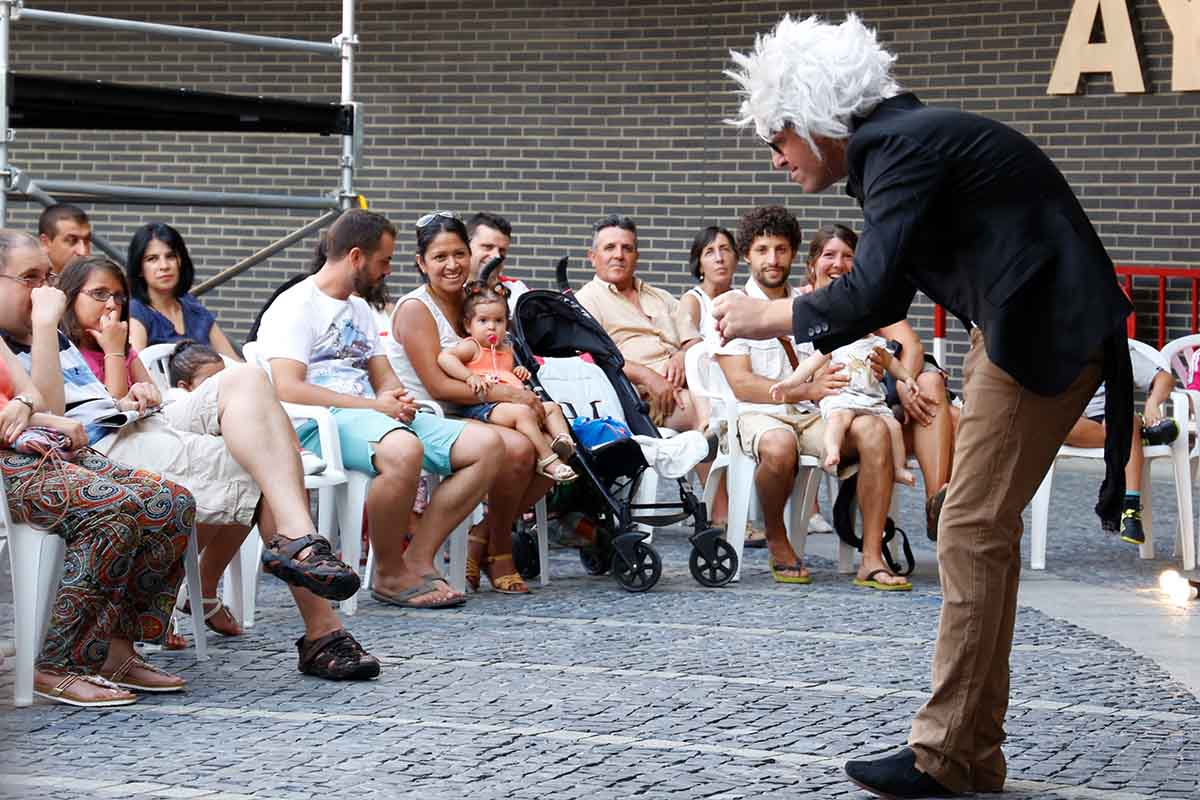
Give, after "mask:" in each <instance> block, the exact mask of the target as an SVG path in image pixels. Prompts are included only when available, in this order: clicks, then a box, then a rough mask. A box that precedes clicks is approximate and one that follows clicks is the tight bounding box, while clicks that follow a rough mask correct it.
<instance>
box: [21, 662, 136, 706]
mask: <svg viewBox="0 0 1200 800" xmlns="http://www.w3.org/2000/svg"><path fill="white" fill-rule="evenodd" d="M39 672H40V673H41V674H42V675H48V676H50V677H52V678H61V680H59V682H58V683H56V684H55V685H54V686H48V687H46V688H39V687H38V681H37V679H38V677H39V676H34V679H33V693H34V694H35V695H37V696H38V697H44V698H46V699H47V700H53V701H54V702H56V703H62V704H64V705H68V706H76V707H77V708H112V707H113V706H131V705H133V704H134V703H136V702H137V695H135V694H133V693H132V692H127V691H125V690H124V689H122V688H120V687H119V686H117V685H116V684H115V683H113V682H112V681H109V680H106V679H104V678H101V677H100V676H98V675H83V674H81V673H78V672H66V671H60V670H54V671H49V670H39ZM76 683H90V684H92V685H93V686H99V687H100V688H102V689H108V690H109V692H110V694H109V696H108V697H104V698H100V697H87V696H85V695H82V694H79V693H78V692H73V691H72V690H71V687H72V686H74V685H75V684H76Z"/></svg>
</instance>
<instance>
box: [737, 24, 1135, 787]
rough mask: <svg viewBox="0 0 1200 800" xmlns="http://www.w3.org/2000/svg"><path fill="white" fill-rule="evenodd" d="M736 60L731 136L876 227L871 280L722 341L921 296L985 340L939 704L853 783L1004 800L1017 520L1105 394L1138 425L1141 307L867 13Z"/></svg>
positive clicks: (1123, 446)
mask: <svg viewBox="0 0 1200 800" xmlns="http://www.w3.org/2000/svg"><path fill="white" fill-rule="evenodd" d="M733 57H734V61H735V64H736V66H737V67H738V69H736V70H733V71H730V72H728V73H727V74H728V75H729V76H730V77H732V78H734V79H735V80H737V81H738V82H739V83H740V84H741V86H742V90H743V98H744V99H743V102H742V106H741V115H740V118H739V119H736V120H731V122H732V123H733V124H738V125H749V124H754V125H755V127H756V129H757V132H758V134H759V135H760V136H761V137H762V138H763V139H764V140H765V141H766V143H767V144H768V145H769V146H770V147H771V149H772V150H773V151H774V154H773V157H772V164H773V166H774V167H775V168H776V169H786V170H788V173H789V178H790V180H791V181H792V182H794V183H797V184H799V185H800V186H801V187H802V189H803V190H804V191H805V192H817V191H822V190H824V189H826V188H828V187H829V186H831V185H832V184H834V183H835V182H837V181H839V180H841V179H842V178H846V179H847V183H846V192H847V194H849V195H850V196H851V197H854V198H855V199H856V200H857V201H858V202H859V204H860V205H861V206H862V210H863V217H864V222H863V231H862V234H861V237H860V239H859V245H858V248H857V250H856V251H855V257H854V269H853V270H852V271H851V272H849V273H848V274H846V275H844V276H843V277H841V278H840V279H838V280H835V281H834V282H833V284H832V285H831V286H829V287H828V288H827V289H824V290H821V291H816V292H813V293H811V294H808V295H804V296H802V297H798V298H796V299H795V300H794V301H789V300H782V301H770V302H768V301H762V300H754V299H751V298H748V297H746V296H745V295H739V294H737V293H733V292H730V293H727V294H725V295H722V296H721V297H720V298H718V299H717V301H716V304H715V306H714V313H715V315H716V316H717V317H718V319H719V320H720V321H719V326H720V330H721V333H722V336H723V337H725V338H733V337H747V338H768V337H775V336H779V335H781V334H785V333H788V332H793V333H794V334H795V336H796V338H797V339H798V340H811V341H812V342H813V343H814V344H815V345H816V347H817V348H818V349H820V350H821V351H823V352H829V351H830V350H832V349H833V348H835V347H839V346H841V345H843V344H846V343H848V342H851V341H853V340H855V339H858V338H859V337H861V336H863V335H864V334H866V333H868V332H869V331H873V330H875V329H877V328H879V327H881V326H884V325H888V324H891V323H893V322H896V321H898V320H901V319H904V317H905V316H906V315H907V313H908V308H909V305H910V304H911V303H912V301H913V297H914V296H915V294H916V291H917V290H918V289H919V290H921V291H922V292H924V293H925V294H926V295H927V296H928V297H929V298H930V299H932V300H933V301H935V302H937V303H939V304H941V305H942V306H944V307H945V308H947V309H948V310H949V311H951V312H952V313H953V314H954V315H955V316H957V317H958V318H959V319H960V320H962V322H963V324H964V325H966V326H967V328H968V329H970V331H971V349H970V353H969V354H968V356H967V359H966V362H965V364H964V367H965V369H964V373H965V385H964V391H963V394H964V397H965V406H964V409H963V414H962V417H961V419H960V422H959V426H958V432H957V441H956V445H955V454H954V473H953V477H952V478H951V482H950V486H949V490H948V492H947V494H946V499H945V505H944V507H943V509H942V512H941V519H940V523H939V526H938V564H939V568H940V577H941V584H942V593H943V601H944V602H943V606H942V613H941V620H940V625H939V630H938V639H937V645H936V648H935V652H934V662H933V694H932V696H931V698H930V699H929V701H928V702H927V703H926V704H925V705H924V707H922V709H921V710H920V711H919V712H918V714H917V717H916V719H915V720H914V721H913V726H912V733H911V735H910V737H909V741H908V747H905V748H904V749H902V750H901V751H900V752H899V753H896V754H894V755H892V756H888V757H886V758H883V759H879V760H875V761H865V760H864V761H850V762H848V763H847V764H846V773H847V775H848V776H849V777H850V778H851V780H853V781H854V782H855V783H857V784H858V785H860V786H862V787H863V788H865V789H868V790H869V791H872V792H875V793H876V794H879V795H881V796H885V797H938V796H945V795H951V794H957V793H961V792H970V791H975V792H998V791H1001V790H1002V788H1003V786H1004V779H1005V776H1006V767H1005V761H1004V756H1003V753H1002V752H1001V749H1000V748H1001V744H1002V742H1003V741H1004V728H1003V724H1004V717H1005V713H1006V711H1007V706H1008V693H1009V667H1008V659H1009V651H1010V649H1011V646H1012V635H1013V624H1014V621H1015V614H1016V600H1017V585H1018V577H1019V574H1020V536H1021V531H1022V527H1021V511H1022V509H1023V508H1024V507H1025V506H1026V504H1028V502H1029V501H1030V499H1032V497H1033V494H1034V492H1035V491H1036V489H1037V487H1038V485H1039V484H1040V483H1041V480H1042V478H1043V476H1044V475H1045V473H1046V470H1047V468H1048V467H1049V465H1050V463H1051V461H1052V460H1053V458H1054V456H1055V454H1056V453H1057V451H1058V448H1059V446H1060V445H1061V444H1062V442H1063V440H1064V438H1065V437H1066V435H1067V433H1068V432H1069V431H1070V429H1071V426H1072V425H1073V424H1074V422H1075V420H1077V419H1078V417H1079V415H1080V413H1081V412H1082V410H1083V408H1084V406H1085V404H1086V403H1087V401H1088V398H1089V397H1091V395H1092V393H1093V392H1094V391H1095V389H1096V388H1097V386H1098V385H1099V384H1100V383H1101V381H1102V380H1103V381H1107V384H1108V402H1109V403H1110V406H1109V407H1108V409H1107V411H1108V412H1109V413H1108V414H1107V415H1106V419H1111V420H1122V421H1128V420H1130V419H1131V418H1132V407H1133V394H1132V384H1131V378H1130V367H1129V357H1128V351H1127V348H1126V346H1125V341H1124V338H1125V337H1124V322H1125V318H1126V316H1127V315H1128V314H1129V312H1130V311H1131V310H1132V309H1131V306H1130V303H1129V301H1128V300H1127V299H1126V297H1125V295H1124V294H1123V292H1122V291H1121V289H1120V287H1119V286H1118V284H1117V280H1116V276H1115V273H1114V270H1113V265H1112V261H1111V260H1110V259H1109V257H1108V255H1107V253H1106V252H1105V250H1104V247H1103V245H1102V244H1101V243H1100V240H1099V238H1098V237H1097V235H1096V232H1095V230H1094V229H1093V228H1092V225H1091V223H1090V222H1089V221H1088V218H1087V215H1086V214H1085V213H1084V211H1083V209H1082V208H1081V207H1080V205H1079V202H1078V201H1077V200H1076V198H1075V196H1074V194H1073V193H1072V191H1071V189H1070V187H1069V186H1068V185H1067V182H1066V180H1065V179H1064V178H1063V176H1062V174H1061V173H1060V172H1059V171H1058V169H1057V168H1056V167H1055V166H1054V164H1053V163H1052V162H1051V161H1050V160H1049V158H1047V157H1046V155H1045V154H1044V153H1042V152H1041V151H1040V150H1039V149H1038V148H1037V146H1036V145H1034V144H1033V143H1032V142H1031V141H1029V140H1028V139H1026V138H1025V137H1024V136H1022V135H1021V134H1019V133H1017V132H1016V131H1014V130H1012V129H1010V128H1007V127H1005V126H1004V125H1001V124H999V123H997V122H994V121H992V120H989V119H986V118H983V117H978V116H974V115H971V114H966V113H963V112H960V111H951V110H944V109H934V108H928V107H926V106H924V105H923V104H922V103H921V102H920V101H919V100H917V98H916V97H914V96H913V95H911V94H904V93H902V91H901V90H900V87H899V86H898V85H897V84H896V82H895V81H894V80H893V79H892V77H891V74H890V73H891V64H892V62H893V61H894V57H893V56H892V55H891V54H890V53H888V52H887V51H886V50H884V49H883V48H882V47H880V46H879V45H878V43H877V42H876V39H875V34H874V32H873V31H870V30H868V29H867V28H865V27H864V26H863V25H862V23H861V22H860V21H859V20H858V19H857V17H855V16H854V15H850V16H849V17H848V18H847V20H846V21H845V22H844V23H842V24H841V25H830V24H826V23H823V22H820V21H819V20H818V19H817V18H815V17H810V18H808V19H804V20H800V19H791V18H789V17H785V18H784V19H783V21H782V22H780V24H779V25H778V26H777V27H776V29H775V30H774V31H772V33H771V34H768V35H765V36H760V37H759V39H758V40H757V42H756V45H755V50H754V51H753V52H751V53H748V54H739V53H734V54H733ZM1130 435H1131V434H1130V427H1129V425H1128V424H1125V425H1124V427H1123V428H1122V429H1120V430H1114V429H1111V428H1110V429H1109V431H1108V440H1107V442H1106V445H1105V450H1106V453H1105V460H1106V466H1107V474H1106V478H1105V481H1104V484H1103V486H1102V488H1101V493H1100V502H1099V503H1098V505H1097V508H1096V510H1097V513H1099V514H1100V516H1101V517H1102V519H1103V520H1104V522H1105V525H1106V526H1115V524H1116V520H1117V519H1118V517H1119V513H1120V504H1121V500H1122V495H1123V493H1124V478H1123V475H1122V472H1121V470H1122V467H1123V465H1124V463H1125V461H1126V459H1127V458H1128V453H1129V441H1130Z"/></svg>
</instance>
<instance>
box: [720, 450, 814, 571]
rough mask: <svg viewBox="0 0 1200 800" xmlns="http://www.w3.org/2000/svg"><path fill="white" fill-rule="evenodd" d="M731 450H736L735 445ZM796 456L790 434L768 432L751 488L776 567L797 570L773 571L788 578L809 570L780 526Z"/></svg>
mask: <svg viewBox="0 0 1200 800" xmlns="http://www.w3.org/2000/svg"><path fill="white" fill-rule="evenodd" d="M734 446H737V445H736V443H735V444H734ZM798 455H799V452H798V449H797V446H796V436H795V434H793V433H792V432H791V431H786V430H773V431H767V432H766V433H764V434H762V435H761V436H760V437H758V468H757V469H755V470H754V487H755V489H757V490H758V501H759V504H760V505H761V506H762V512H763V522H764V523H765V527H766V534H767V547H768V548H769V550H770V553H771V560H772V562H774V563H775V564H776V565H788V564H793V565H796V566H797V567H798V569H796V570H780V569H779V567H778V566H777V567H776V571H777V572H783V573H784V574H786V575H789V577H802V576H805V575H807V574H808V569H807V568H805V566H804V563H803V561H802V560H801V559H800V558H799V557H798V556H797V555H796V551H795V550H793V549H792V544H791V542H789V541H788V537H787V528H786V526H785V525H784V522H783V509H784V506H785V505H786V504H787V501H788V498H789V497H791V495H792V484H793V483H794V481H795V480H796V468H797V466H798V465H799V458H798Z"/></svg>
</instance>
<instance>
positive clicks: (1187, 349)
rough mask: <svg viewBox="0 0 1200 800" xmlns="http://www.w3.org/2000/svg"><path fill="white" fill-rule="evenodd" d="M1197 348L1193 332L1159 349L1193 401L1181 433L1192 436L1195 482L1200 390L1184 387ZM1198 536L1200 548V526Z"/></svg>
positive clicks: (1199, 338) (1198, 338) (1198, 337)
mask: <svg viewBox="0 0 1200 800" xmlns="http://www.w3.org/2000/svg"><path fill="white" fill-rule="evenodd" d="M1197 350H1200V334H1196V333H1193V334H1191V335H1189V336H1181V337H1180V338H1178V339H1175V340H1173V341H1170V342H1167V344H1166V345H1165V346H1164V347H1163V349H1162V350H1161V351H1159V352H1160V353H1161V354H1162V357H1163V359H1164V360H1165V361H1166V362H1167V364H1168V365H1169V366H1170V368H1171V371H1172V372H1174V373H1175V377H1176V379H1177V380H1178V384H1179V385H1178V386H1177V387H1176V389H1175V391H1177V392H1182V393H1183V394H1185V395H1187V397H1188V399H1189V400H1190V401H1191V413H1190V414H1189V415H1188V424H1187V427H1186V428H1184V427H1181V428H1180V429H1179V431H1180V433H1179V435H1180V436H1181V437H1187V436H1191V437H1192V448H1191V450H1190V451H1188V460H1189V461H1190V462H1191V466H1192V483H1193V484H1195V482H1196V480H1197V478H1200V430H1198V429H1197V419H1198V418H1200V391H1196V390H1195V389H1187V388H1183V387H1186V386H1187V384H1188V383H1189V382H1190V381H1191V378H1192V376H1191V363H1192V358H1193V354H1194V353H1195V352H1196V351H1197ZM1193 524H1195V523H1193ZM1182 536H1183V531H1182V530H1180V531H1178V532H1177V537H1178V539H1179V540H1182ZM1196 538H1197V545H1196V547H1197V549H1198V550H1200V526H1197V527H1196Z"/></svg>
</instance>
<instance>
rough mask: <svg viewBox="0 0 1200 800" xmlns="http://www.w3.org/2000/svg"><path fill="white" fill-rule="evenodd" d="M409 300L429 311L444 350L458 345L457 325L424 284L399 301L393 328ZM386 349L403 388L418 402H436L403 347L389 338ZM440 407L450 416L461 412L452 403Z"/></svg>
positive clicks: (394, 310)
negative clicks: (443, 310) (452, 322)
mask: <svg viewBox="0 0 1200 800" xmlns="http://www.w3.org/2000/svg"><path fill="white" fill-rule="evenodd" d="M410 300H420V301H421V302H422V303H424V304H425V307H426V308H428V309H429V313H430V314H432V315H433V321H434V323H436V324H437V332H438V341H439V344H440V346H441V348H442V350H445V349H446V348H447V347H453V346H454V345H456V344H458V341H459V338H460V337H459V335H458V333H457V332H456V331H455V330H454V326H453V325H451V324H450V320H448V319H446V315H445V314H443V313H442V309H440V308H438V304H437V303H436V302H435V301H434V299H433V298H432V297H430V295H429V287H428V286H426V285H425V284H422V285H421V286H420V287H418V288H416V289H413V290H412V291H411V292H409V293H408V294H406V295H404V296H403V297H401V298H400V299H399V300H397V301H396V307H395V308H394V309H392V328H393V329H395V327H396V319H397V315H398V314H399V313H400V306H402V305H404V304H405V303H407V302H408V301H410ZM387 347H388V361H390V362H391V364H392V369H393V370H395V371H396V377H398V378H399V379H400V383H402V384H404V388H405V389H407V390H408V391H409V393H411V394H412V396H413V397H414V398H416V399H417V400H433V398H432V397H431V396H430V395H429V390H428V389H426V388H425V384H423V383H421V379H420V378H419V377H418V376H417V371H416V369H414V368H413V365H412V361H410V360H409V358H408V354H407V353H405V352H404V345H402V344H400V342H397V341H396V340H395V339H394V338H393V337H391V336H389V337H388V339H387ZM441 405H442V408H443V409H445V411H446V413H448V414H452V413H456V411H457V409H458V407H457V406H455V405H454V404H452V403H442V404H441Z"/></svg>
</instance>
